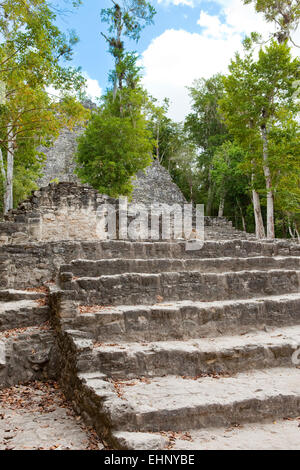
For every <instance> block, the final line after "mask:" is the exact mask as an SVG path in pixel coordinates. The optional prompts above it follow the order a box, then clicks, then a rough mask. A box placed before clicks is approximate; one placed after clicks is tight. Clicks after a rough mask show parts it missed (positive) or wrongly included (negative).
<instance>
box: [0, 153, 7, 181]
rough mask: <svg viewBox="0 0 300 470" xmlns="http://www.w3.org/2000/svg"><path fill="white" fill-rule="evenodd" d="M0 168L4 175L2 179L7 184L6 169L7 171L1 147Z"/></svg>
mask: <svg viewBox="0 0 300 470" xmlns="http://www.w3.org/2000/svg"><path fill="white" fill-rule="evenodd" d="M0 170H1V175H2V179H3V184H5V182H6V171H5V168H4V160H3V154H2V150H1V148H0Z"/></svg>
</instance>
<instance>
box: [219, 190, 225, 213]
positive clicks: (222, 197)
mask: <svg viewBox="0 0 300 470" xmlns="http://www.w3.org/2000/svg"><path fill="white" fill-rule="evenodd" d="M224 206H225V194H222V196H221V199H220V204H219V213H218V217H223V215H224Z"/></svg>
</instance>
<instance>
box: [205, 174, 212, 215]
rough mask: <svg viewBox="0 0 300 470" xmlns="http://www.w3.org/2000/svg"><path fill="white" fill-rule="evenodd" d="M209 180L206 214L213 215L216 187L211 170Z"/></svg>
mask: <svg viewBox="0 0 300 470" xmlns="http://www.w3.org/2000/svg"><path fill="white" fill-rule="evenodd" d="M208 182H209V187H208V196H207V205H206V214H207V215H211V211H212V203H213V195H214V188H213V183H212V181H211V174H210V170H209V174H208Z"/></svg>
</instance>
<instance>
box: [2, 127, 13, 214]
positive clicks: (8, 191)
mask: <svg viewBox="0 0 300 470" xmlns="http://www.w3.org/2000/svg"><path fill="white" fill-rule="evenodd" d="M7 136H8V144H7V169H6V184H5V193H4V213H5V214H6V213H7V212H8V211H9V210H10V209H12V208H13V175H14V141H13V136H12V128H11V126H10V125H9V126H8V132H7Z"/></svg>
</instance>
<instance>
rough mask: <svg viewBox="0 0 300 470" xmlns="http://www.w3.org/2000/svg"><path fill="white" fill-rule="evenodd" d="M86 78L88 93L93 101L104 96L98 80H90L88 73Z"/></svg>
mask: <svg viewBox="0 0 300 470" xmlns="http://www.w3.org/2000/svg"><path fill="white" fill-rule="evenodd" d="M84 76H85V78H86V93H87V95H88V96H89V97H90V98H91V99H92V100H93V101H95V100H96V99H97V98H100V96H101V95H102V89H101V87H100V85H99V82H98V80H94V79H92V78H90V77H89V76H88V75H87V74H86V73H85V74H84Z"/></svg>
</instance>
